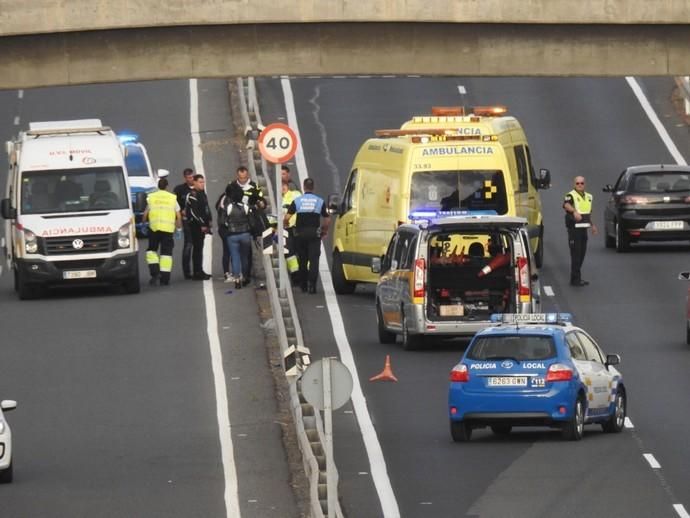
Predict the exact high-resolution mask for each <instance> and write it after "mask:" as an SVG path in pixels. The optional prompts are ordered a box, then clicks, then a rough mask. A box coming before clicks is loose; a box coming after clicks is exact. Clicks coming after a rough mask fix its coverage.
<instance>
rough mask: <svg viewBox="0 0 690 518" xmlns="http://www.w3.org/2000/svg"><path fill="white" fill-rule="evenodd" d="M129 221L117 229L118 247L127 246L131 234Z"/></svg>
mask: <svg viewBox="0 0 690 518" xmlns="http://www.w3.org/2000/svg"><path fill="white" fill-rule="evenodd" d="M131 227H132V224H131V223H125V224H124V225H122V226H121V227H120V230H118V231H117V234H118V235H117V246H119V247H120V248H128V247H129V243H130V238H129V236H130V234H131Z"/></svg>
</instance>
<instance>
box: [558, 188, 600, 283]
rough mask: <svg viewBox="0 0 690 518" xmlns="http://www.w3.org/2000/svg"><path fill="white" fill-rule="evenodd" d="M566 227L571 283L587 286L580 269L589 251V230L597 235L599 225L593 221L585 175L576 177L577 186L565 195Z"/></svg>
mask: <svg viewBox="0 0 690 518" xmlns="http://www.w3.org/2000/svg"><path fill="white" fill-rule="evenodd" d="M563 209H564V210H565V227H566V228H567V229H568V246H569V247H570V285H571V286H587V285H588V284H589V282H587V281H585V280H583V279H582V275H581V272H580V269H581V268H582V263H583V262H584V260H585V254H586V253H587V231H588V230H589V229H590V228H591V229H592V234H594V235H596V233H597V227H596V225H594V223H593V222H592V195H591V194H589V193H588V192H586V191H585V178H584V176H576V177H575V188H574V189H573V190H572V191H570V192H568V193H567V194H566V195H565V199H564V200H563Z"/></svg>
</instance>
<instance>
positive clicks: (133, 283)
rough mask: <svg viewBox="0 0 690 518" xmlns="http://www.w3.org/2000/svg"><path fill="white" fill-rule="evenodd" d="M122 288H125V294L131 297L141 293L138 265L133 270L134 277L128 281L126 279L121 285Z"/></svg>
mask: <svg viewBox="0 0 690 518" xmlns="http://www.w3.org/2000/svg"><path fill="white" fill-rule="evenodd" d="M123 287H124V288H125V293H128V294H131V295H134V294H135V293H139V292H140V291H141V285H140V284H139V265H137V266H136V268H135V270H134V276H133V277H132V278H130V279H127V280H126V281H125V282H124V283H123Z"/></svg>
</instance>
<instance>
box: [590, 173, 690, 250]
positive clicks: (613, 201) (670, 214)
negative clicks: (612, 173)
mask: <svg viewBox="0 0 690 518" xmlns="http://www.w3.org/2000/svg"><path fill="white" fill-rule="evenodd" d="M603 190H604V192H610V193H611V197H610V198H609V200H608V202H607V204H606V210H605V211H604V239H605V241H606V247H607V248H614V247H615V248H616V250H617V251H618V252H625V251H627V250H629V248H630V244H631V243H636V242H638V241H681V240H690V167H689V166H679V165H664V164H661V165H636V166H631V167H628V168H627V169H625V171H623V172H622V173H621V175H620V176H619V177H618V181H617V182H616V184H615V185H614V186H611V185H606V187H604V189H603Z"/></svg>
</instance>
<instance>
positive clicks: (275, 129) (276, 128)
mask: <svg viewBox="0 0 690 518" xmlns="http://www.w3.org/2000/svg"><path fill="white" fill-rule="evenodd" d="M259 151H260V152H261V155H262V156H263V157H264V158H265V159H266V160H267V161H268V162H273V163H274V164H275V165H276V184H275V190H276V204H275V208H276V218H277V219H278V221H277V225H276V230H277V232H278V275H279V277H278V279H279V281H278V282H279V284H280V286H279V290H287V289H288V286H289V283H288V278H287V265H286V264H285V258H284V255H285V254H284V248H285V238H284V237H283V227H284V225H283V216H284V214H283V189H282V185H283V182H282V179H281V176H280V164H282V163H283V162H287V161H288V160H290V159H291V158H292V157H293V156H294V155H295V152H296V151H297V135H296V134H295V132H294V131H292V128H290V126H288V125H287V124H283V123H280V122H276V123H273V124H269V125H268V126H266V127H265V128H264V130H263V131H262V132H261V134H260V135H259Z"/></svg>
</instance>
